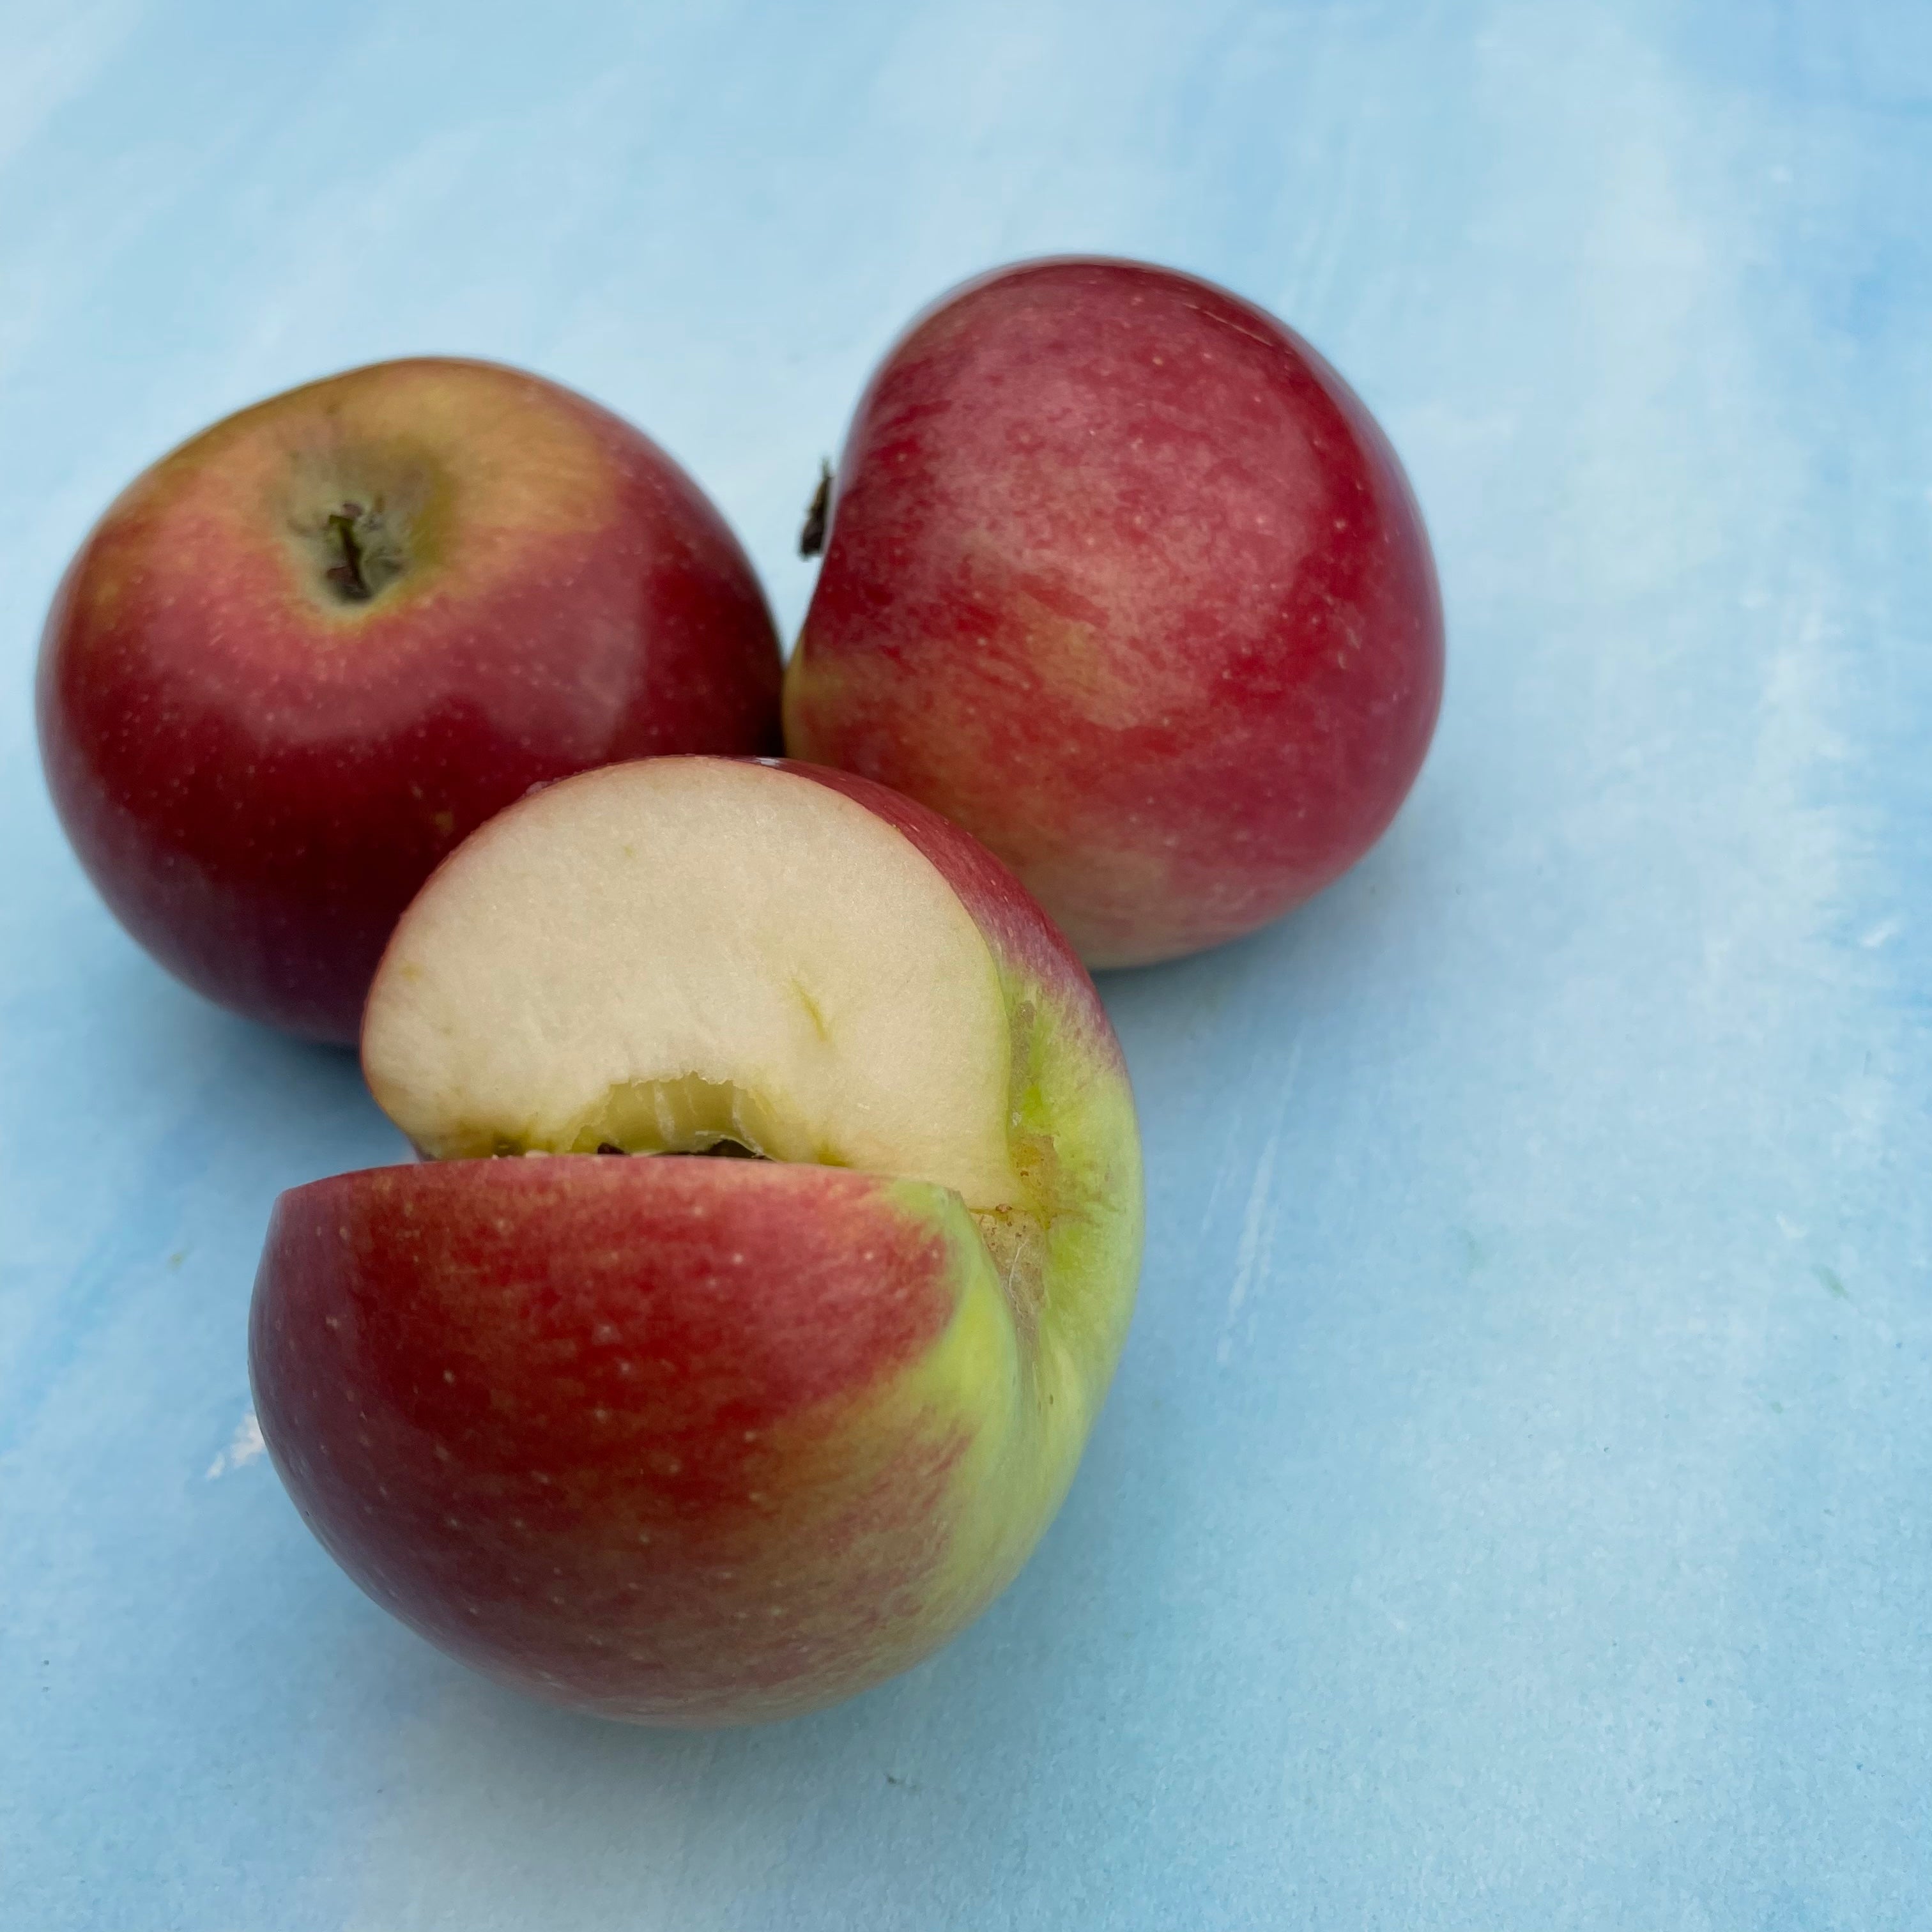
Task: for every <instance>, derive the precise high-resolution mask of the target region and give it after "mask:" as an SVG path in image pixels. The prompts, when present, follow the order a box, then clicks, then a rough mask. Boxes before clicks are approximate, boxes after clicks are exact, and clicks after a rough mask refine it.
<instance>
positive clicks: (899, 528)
mask: <svg viewBox="0 0 1932 1932" xmlns="http://www.w3.org/2000/svg"><path fill="white" fill-rule="evenodd" d="M829 509H830V523H829V541H828V543H827V547H826V550H825V553H824V562H823V565H822V567H821V568H820V574H819V578H818V582H817V587H816V589H815V590H814V594H813V596H812V599H811V607H810V609H809V610H808V613H807V614H806V617H805V627H804V630H803V632H802V635H801V637H800V639H799V645H798V648H797V650H796V653H795V654H794V655H793V659H792V662H791V664H790V669H789V670H788V672H787V679H786V688H785V724H786V745H787V749H788V750H790V751H791V752H792V753H793V755H795V756H796V757H800V758H807V759H813V760H819V761H820V762H823V763H828V764H834V765H838V766H844V767H845V768H847V769H850V770H852V771H854V772H861V773H863V774H864V775H865V776H867V777H868V778H877V779H878V780H880V781H882V782H883V783H884V784H889V785H892V786H895V787H898V789H899V790H902V791H904V792H907V793H910V794H911V795H912V796H914V797H916V798H918V799H922V800H923V801H924V802H926V803H927V804H928V805H932V806H934V807H935V808H937V809H938V811H942V812H944V814H946V815H947V817H950V818H953V819H954V820H956V821H957V822H958V823H960V824H962V825H963V826H965V827H966V828H967V829H968V830H969V831H971V832H974V833H976V834H977V835H978V836H979V837H980V838H981V839H983V841H985V842H986V844H988V845H989V846H990V847H992V850H994V851H995V852H996V853H998V854H999V856H1001V858H1003V859H1005V860H1006V861H1007V863H1008V864H1009V865H1011V866H1012V867H1013V869H1014V870H1015V871H1016V872H1017V873H1018V874H1019V876H1020V877H1021V879H1022V880H1023V881H1024V882H1025V883H1026V884H1027V886H1028V887H1030V888H1031V890H1032V891H1033V892H1034V894H1035V895H1036V896H1037V898H1039V899H1040V902H1041V903H1042V904H1043V905H1044V906H1045V907H1046V910H1048V912H1049V913H1051V914H1052V916H1053V917H1054V919H1055V920H1056V921H1057V922H1058V923H1059V925H1060V926H1061V928H1062V929H1063V930H1064V932H1066V933H1067V936H1068V938H1070V939H1071V940H1072V941H1073V943H1074V944H1075V945H1076V947H1078V949H1079V952H1080V954H1081V956H1082V958H1083V959H1085V961H1086V962H1087V963H1088V965H1091V966H1095V967H1102V966H1127V965H1141V964H1144V963H1146V962H1150V961H1154V960H1158V959H1171V958H1174V957H1176V956H1179V955H1181V954H1183V953H1191V952H1193V951H1195V950H1197V949H1199V948H1200V947H1208V946H1212V945H1215V944H1218V943H1219V942H1220V941H1223V940H1227V939H1231V938H1234V937H1235V936H1236V935H1238V934H1241V933H1244V932H1249V931H1250V930H1251V929H1253V928H1255V927H1256V926H1261V925H1262V924H1264V923H1265V922H1267V921H1268V920H1270V919H1274V918H1275V917H1276V916H1277V915H1279V914H1280V913H1283V912H1285V911H1286V910H1288V909H1289V907H1292V906H1294V905H1295V904H1298V903H1300V902H1301V901H1303V900H1304V899H1306V898H1308V897H1309V896H1310V895H1311V894H1312V893H1313V892H1317V891H1319V889H1321V888H1322V886H1325V885H1326V884H1328V883H1329V882H1330V881H1331V880H1333V879H1334V878H1335V877H1337V875H1338V874H1340V873H1341V872H1342V871H1343V870H1344V869H1345V868H1346V867H1348V866H1349V865H1352V863H1353V862H1355V860H1356V859H1358V858H1360V857H1361V855H1362V854H1363V853H1364V852H1365V851H1367V850H1368V848H1369V847H1370V845H1371V844H1373V843H1374V841H1375V840H1376V838H1378V837H1379V835H1381V833H1382V831H1383V829H1384V828H1385V826H1387V825H1388V823H1389V821H1390V820H1391V817H1393V816H1394V813H1395V811H1396V808H1397V806H1398V805H1400V803H1401V802H1402V799H1403V796H1404V795H1405V794H1406V793H1407V792H1408V790H1409V787H1410V785H1411V784H1412V781H1414V779H1415V775H1416V773H1417V772H1418V769H1420V767H1421V763H1422V759H1423V754H1424V751H1426V749H1427V746H1428V744H1429V739H1430V733H1431V732H1432V730H1433V728H1434V726H1435V721H1436V712H1437V709H1438V707H1439V703H1440V701H1441V695H1442V608H1441V603H1440V600H1439V596H1438V594H1437V590H1436V574H1435V568H1434V565H1433V562H1432V561H1431V559H1430V550H1429V544H1428V539H1427V536H1426V535H1425V533H1424V529H1423V525H1422V519H1421V514H1420V513H1419V511H1418V509H1417V507H1416V502H1415V497H1414V496H1413V495H1412V493H1411V491H1410V490H1409V484H1408V483H1407V481H1406V480H1405V478H1404V477H1403V472H1402V468H1401V466H1400V463H1398V462H1397V459H1396V456H1395V453H1394V451H1393V450H1392V449H1391V448H1390V446H1389V444H1388V441H1387V440H1386V439H1385V437H1383V435H1382V432H1381V431H1380V430H1379V429H1378V428H1377V427H1376V424H1375V422H1374V421H1373V419H1372V418H1371V417H1370V414H1369V413H1368V411H1367V410H1366V409H1365V408H1364V407H1363V405H1362V404H1361V402H1360V401H1358V399H1357V398H1356V397H1355V395H1354V394H1353V392H1352V391H1351V390H1350V389H1349V387H1348V386H1347V385H1346V383H1344V382H1343V380H1342V379H1341V377H1340V376H1338V375H1337V374H1336V373H1335V371H1334V370H1333V369H1331V368H1330V367H1329V366H1328V364H1327V363H1326V362H1324V361H1323V360H1322V358H1321V357H1320V356H1318V355H1317V354H1316V352H1315V351H1314V350H1313V349H1312V348H1310V347H1309V345H1308V344H1307V343H1306V342H1304V341H1302V340H1301V338H1300V337H1299V336H1298V335H1295V333H1294V332H1292V330H1289V329H1286V328H1284V327H1283V325H1282V324H1281V323H1279V322H1277V320H1275V319H1274V317H1272V316H1271V315H1268V314H1265V312H1264V311H1262V310H1260V309H1259V308H1255V307H1254V306H1253V305H1252V304H1251V303H1249V302H1244V301H1242V300H1241V299H1239V298H1238V297H1237V296H1232V295H1230V294H1229V293H1227V291H1226V290H1223V289H1219V288H1216V287H1214V286H1213V285H1212V284H1209V283H1207V282H1203V281H1197V280H1196V278H1194V277H1193V276H1191V275H1180V274H1178V273H1176V272H1174V271H1173V270H1172V269H1161V268H1155V267H1151V266H1147V265H1145V264H1143V263H1135V262H1122V261H1107V260H1087V259H1061V260H1048V261H1039V262H1030V263H1022V264H1020V265H1019V266H1016V267H1012V268H1008V269H1002V270H1000V271H998V272H996V273H995V274H992V275H987V276H986V277H984V278H982V279H980V280H979V281H973V282H969V283H968V284H965V286H964V287H962V288H960V289H958V290H955V291H954V292H953V293H952V294H950V295H949V296H946V297H945V298H944V299H942V300H941V301H940V302H938V304H936V305H935V306H934V307H933V308H930V309H929V310H928V311H926V313H925V314H923V315H922V316H921V317H919V319H918V320H916V321H915V322H914V323H913V325H912V326H911V327H910V329H908V330H907V332H906V334H905V335H904V336H903V337H902V338H901V339H900V341H898V344H897V345H896V346H895V347H894V348H893V349H892V350H891V351H890V353H889V354H888V355H887V356H886V359H885V360H884V362H883V363H882V364H881V365H880V367H879V368H878V370H877V372H876V373H875V374H874V376H873V377H872V380H871V385H870V386H869V387H868V389H867V390H866V392H865V395H864V398H862V401H860V403H859V408H858V411H857V413H856V416H855V417H854V418H853V422H852V425H851V429H850V434H849V435H848V436H847V440H846V443H845V447H844V453H843V455H842V456H841V459H840V461H839V464H838V472H837V475H836V477H835V482H834V487H833V490H832V500H831V503H830V505H829ZM805 547H809V544H807V545H806V546H805Z"/></svg>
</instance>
